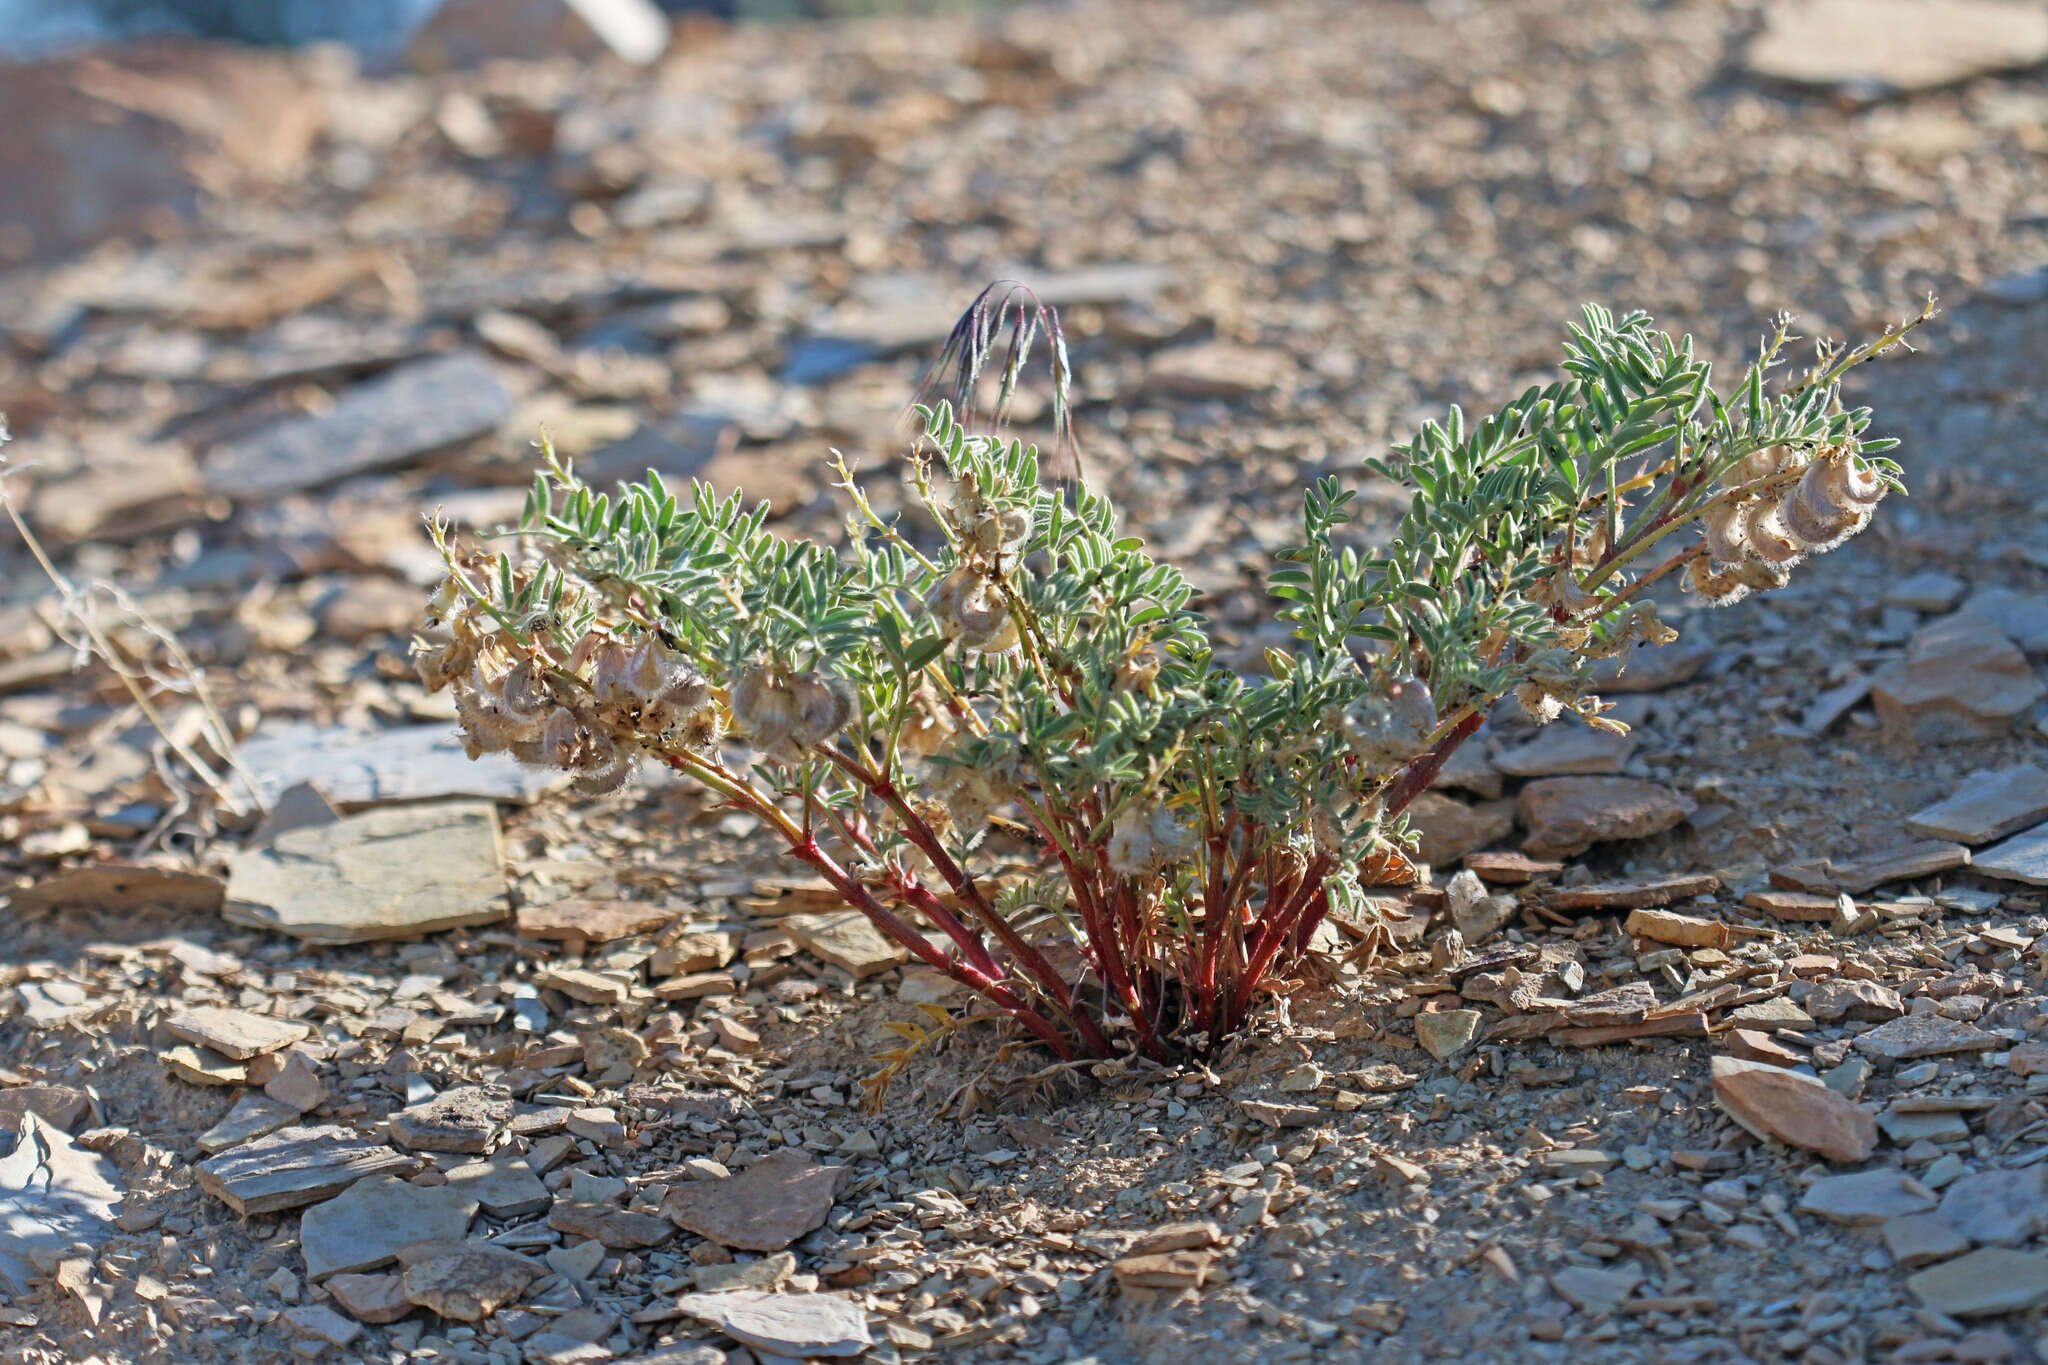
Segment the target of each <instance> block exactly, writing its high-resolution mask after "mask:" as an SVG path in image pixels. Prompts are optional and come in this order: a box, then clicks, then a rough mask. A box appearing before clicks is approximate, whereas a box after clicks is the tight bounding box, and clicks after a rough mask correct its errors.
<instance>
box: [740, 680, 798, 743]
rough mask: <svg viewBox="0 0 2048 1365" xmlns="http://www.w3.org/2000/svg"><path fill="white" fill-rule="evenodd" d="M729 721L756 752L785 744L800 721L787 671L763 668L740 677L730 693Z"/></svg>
mask: <svg viewBox="0 0 2048 1365" xmlns="http://www.w3.org/2000/svg"><path fill="white" fill-rule="evenodd" d="M732 718H733V721H734V722H735V723H736V724H737V725H738V726H739V728H740V730H741V731H742V732H744V733H745V734H746V736H747V739H748V741H749V742H750V743H752V744H753V746H754V747H755V748H756V749H765V750H770V751H773V750H777V749H780V748H782V747H783V746H784V745H785V744H787V743H788V742H789V739H790V735H791V732H792V731H794V730H795V728H796V726H797V723H798V721H799V719H800V712H799V708H798V704H797V699H796V695H795V693H794V692H792V691H791V689H790V680H789V674H788V673H787V671H785V670H783V669H781V668H776V667H765V668H750V669H748V670H747V671H746V672H745V673H743V674H741V675H740V680H739V682H737V683H736V684H734V686H733V690H732Z"/></svg>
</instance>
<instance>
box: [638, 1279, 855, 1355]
mask: <svg viewBox="0 0 2048 1365" xmlns="http://www.w3.org/2000/svg"><path fill="white" fill-rule="evenodd" d="M675 1306H676V1307H677V1308H678V1309H679V1310H681V1311H682V1312H683V1313H685V1314H687V1315H688V1316H690V1317H693V1318H696V1319H697V1320H699V1321H700V1322H708V1323H710V1324H711V1325H712V1326H713V1327H716V1328H717V1329H718V1330H719V1331H721V1332H723V1333H725V1334H726V1335H727V1336H729V1337H731V1338H732V1339H733V1340H734V1341H737V1342H739V1343H740V1344H741V1345H742V1346H748V1347H752V1348H753V1349H754V1350H755V1351H757V1352H766V1353H768V1354H771V1355H777V1356H792V1357H795V1358H797V1359H802V1358H804V1357H806V1356H857V1355H860V1354H862V1353H864V1352H865V1351H866V1350H867V1349H868V1347H869V1346H871V1345H872V1344H873V1342H874V1339H873V1338H872V1337H870V1336H869V1335H868V1320H867V1314H865V1313H863V1312H862V1311H861V1309H860V1306H859V1305H858V1304H854V1303H851V1302H849V1301H848V1300H846V1299H843V1298H840V1297H839V1296H838V1295H836V1294H771V1293H764V1292H762V1291H760V1290H757V1289H733V1290H727V1291H725V1292H724V1293H719V1294H684V1295H681V1296H680V1297H678V1298H677V1299H676V1301H675Z"/></svg>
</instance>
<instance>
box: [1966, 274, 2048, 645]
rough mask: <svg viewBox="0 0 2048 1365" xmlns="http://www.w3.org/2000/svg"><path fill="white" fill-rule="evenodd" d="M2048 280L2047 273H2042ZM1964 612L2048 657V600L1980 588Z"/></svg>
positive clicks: (2003, 590)
mask: <svg viewBox="0 0 2048 1365" xmlns="http://www.w3.org/2000/svg"><path fill="white" fill-rule="evenodd" d="M2040 277H2041V279H2042V280H2043V281H2048V270H2044V271H2042V272H2040ZM1963 611H1964V612H1965V613H1966V614H1968V615H1971V616H1981V617H1983V618H1984V619H1985V620H1987V621H1989V622H1991V624H1992V625H1994V626H1996V627H1997V628H1998V629H1999V630H2000V631H2002V632H2004V634H2005V637H2006V638H2007V639H2009V640H2011V641H2012V642H2013V643H2014V644H2016V645H2018V646H2019V647H2020V649H2021V650H2022V651H2023V652H2024V653H2027V654H2033V655H2040V654H2048V597H2044V596H2039V595H2035V594H2029V593H2017V592H2014V591H2013V590H2012V589H2010V588H1979V589H1978V590H1977V591H1976V592H1974V593H1972V594H1970V600H1969V601H1967V602H1965V603H1964V604H1963Z"/></svg>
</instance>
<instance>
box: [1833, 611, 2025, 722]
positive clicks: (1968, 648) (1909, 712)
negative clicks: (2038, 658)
mask: <svg viewBox="0 0 2048 1365" xmlns="http://www.w3.org/2000/svg"><path fill="white" fill-rule="evenodd" d="M2042 690H2043V689H2042V686H2041V683H2040V681H2039V680H2038V679H2036V678H2035V677H2034V672H2033V670H2032V669H2031V668H2029V667H2028V666H2027V657H2026V655H2024V654H2022V653H2020V651H2019V650H2018V649H2016V648H2015V647H2014V646H2013V643H2012V641H2011V640H2008V639H2007V638H2006V637H2005V635H2004V634H2003V633H2002V632H2000V631H1999V630H1998V628H1997V627H1995V626H1993V625H1992V624H1990V623H1989V622H1988V621H1986V620H1984V618H1982V617H1981V616H1972V615H1969V614H1967V613H1964V614H1962V615H1957V616H1949V617H1944V618H1942V619H1940V620H1938V621H1934V622H1931V623H1929V624H1928V625H1926V626H1923V627H1921V629H1920V630H1919V631H1918V632H1917V633H1916V634H1915V635H1914V636H1913V639H1912V642H1911V643H1910V644H1909V645H1908V646H1907V650H1906V657H1905V658H1903V659H1899V660H1896V661H1895V662H1893V663H1889V664H1887V665H1885V666H1884V668H1882V669H1880V670H1879V671H1878V673H1877V676H1876V677H1874V678H1872V679H1871V683H1870V695H1871V698H1872V700H1873V701H1874V702H1875V703H1876V705H1877V714H1878V717H1879V718H1880V719H1881V720H1883V721H1884V723H1885V727H1886V728H1887V729H1888V730H1890V731H1891V732H1893V733H1895V734H1902V735H1910V736H1912V737H1913V738H1914V739H1917V740H1918V741H1919V742H1921V743H1922V744H1955V743H1961V742H1965V741H1969V740H1977V739H1996V738H1997V737H1998V736H2000V735H2002V734H2005V733H2006V732H2007V731H2009V730H2011V728H2012V726H2013V723H2014V721H2016V720H2017V719H2019V717H2020V716H2022V715H2023V714H2025V713H2026V712H2027V711H2028V710H2030V709H2031V708H2032V707H2033V705H2034V703H2035V702H2036V701H2038V700H2040V698H2041V693H2042Z"/></svg>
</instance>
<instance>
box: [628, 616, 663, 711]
mask: <svg viewBox="0 0 2048 1365" xmlns="http://www.w3.org/2000/svg"><path fill="white" fill-rule="evenodd" d="M674 668H675V663H674V661H673V660H671V659H670V658H669V657H668V651H667V650H665V649H663V648H662V647H661V641H659V640H657V639H655V638H654V635H653V633H652V632H649V633H648V634H645V635H642V636H641V637H640V643H638V644H636V645H634V646H633V648H632V650H631V652H629V653H628V654H627V655H626V667H625V673H624V681H625V688H626V691H628V692H629V693H631V694H632V695H633V696H634V697H636V698H638V699H639V700H640V701H643V702H649V701H653V700H654V699H655V698H656V697H658V696H660V695H661V693H662V690H663V689H664V688H666V687H667V686H668V679H669V674H670V673H671V672H673V671H674Z"/></svg>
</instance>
